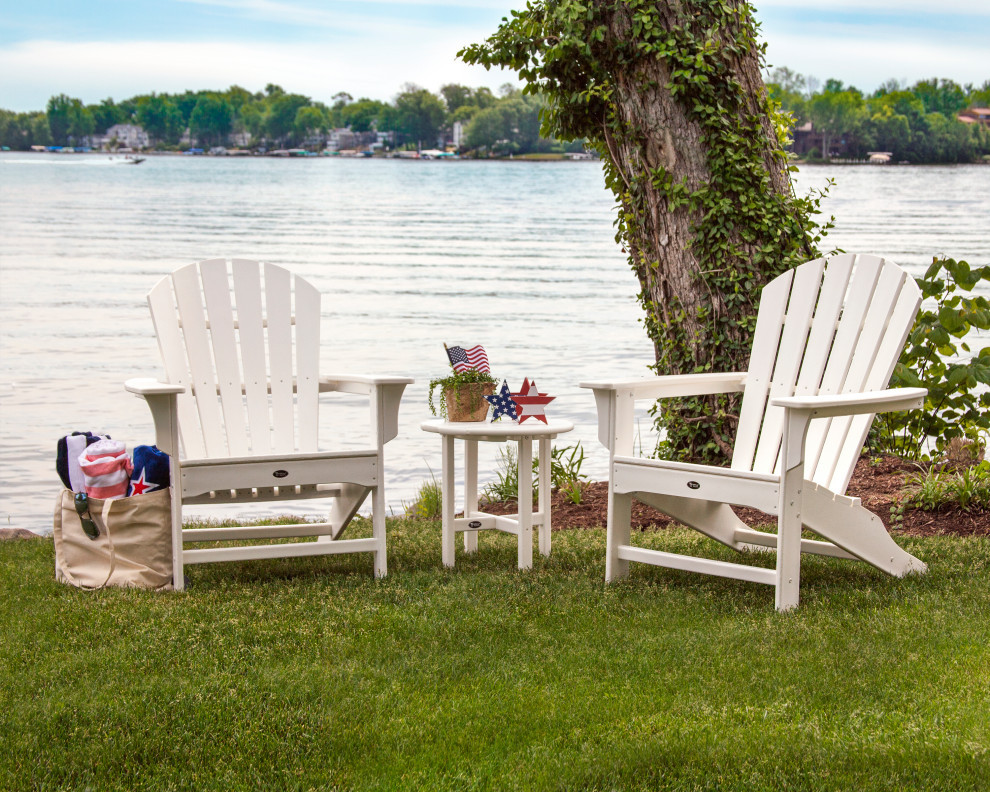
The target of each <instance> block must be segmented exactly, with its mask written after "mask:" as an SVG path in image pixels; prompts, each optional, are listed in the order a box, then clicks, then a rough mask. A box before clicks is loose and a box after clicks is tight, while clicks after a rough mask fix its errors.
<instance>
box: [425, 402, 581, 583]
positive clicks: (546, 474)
mask: <svg viewBox="0 0 990 792" xmlns="http://www.w3.org/2000/svg"><path fill="white" fill-rule="evenodd" d="M420 428H421V429H422V430H423V431H424V432H434V433H436V434H438V435H440V439H441V442H442V446H443V465H442V471H441V474H440V489H441V495H442V499H443V510H442V515H443V518H442V522H443V532H442V557H443V564H444V566H448V567H452V566H454V537H455V535H456V533H457V532H458V531H461V532H463V533H464V550H465V552H467V553H474V552H475V551H477V549H478V531H485V530H496V531H504V532H505V533H511V534H515V535H516V536H517V537H519V568H520V569H530V568H531V567H532V566H533V528H534V527H537V528H538V529H539V537H540V542H539V543H540V553H541V554H542V555H544V556H548V555H550V441H551V440H553V439H554V438H555V437H556V436H557V435H559V434H564V433H565V432H569V431H571V430H572V429H573V428H574V424H572V423H571V422H570V421H549V422H548V423H542V422H541V421H535V420H532V419H530V420H528V421H524V422H523V423H521V424H517V423H513V422H511V421H504V422H501V421H500V422H498V423H487V422H485V421H477V422H473V421H472V422H453V423H452V422H449V421H444V420H441V419H435V420H431V421H424V422H423V423H422V424H420ZM455 440H463V441H464V516H463V517H457V518H455V517H454V441H455ZM507 440H515V441H517V442H518V444H519V453H518V456H517V458H518V462H519V470H520V471H528V470H530V469H531V468H532V466H533V440H539V451H538V454H537V462H538V468H537V469H538V474H537V475H538V478H537V481H538V482H539V503H538V504H537V511H536V513H535V514H534V513H533V481H532V478H531V477H530V476H528V475H522V474H520V476H519V513H518V515H517V516H516V517H507V516H506V517H503V516H501V515H494V514H485V513H484V512H482V511H479V509H478V443H479V442H495V443H504V442H505V441H507Z"/></svg>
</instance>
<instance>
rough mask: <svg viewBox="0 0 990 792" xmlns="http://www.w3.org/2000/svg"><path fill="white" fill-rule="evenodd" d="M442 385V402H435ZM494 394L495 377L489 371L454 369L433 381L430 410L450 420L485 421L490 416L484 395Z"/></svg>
mask: <svg viewBox="0 0 990 792" xmlns="http://www.w3.org/2000/svg"><path fill="white" fill-rule="evenodd" d="M438 388H439V390H440V401H439V404H437V403H436V402H435V401H434V393H435V392H436V391H437V389H438ZM493 393H495V378H494V377H493V376H492V375H491V374H489V373H487V372H481V371H476V370H475V369H469V370H468V371H460V372H458V371H453V372H451V373H450V374H449V375H448V376H446V377H437V378H436V379H432V380H430V412H432V413H433V414H434V415H437V414H438V410H439V415H440V417H441V418H444V419H445V420H447V421H483V420H485V417H486V416H487V415H488V402H487V401H486V400H485V396H491V395H492V394H493Z"/></svg>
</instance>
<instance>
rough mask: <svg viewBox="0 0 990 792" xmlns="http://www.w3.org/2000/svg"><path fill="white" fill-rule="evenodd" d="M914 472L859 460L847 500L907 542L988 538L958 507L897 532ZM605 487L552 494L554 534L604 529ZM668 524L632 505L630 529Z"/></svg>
mask: <svg viewBox="0 0 990 792" xmlns="http://www.w3.org/2000/svg"><path fill="white" fill-rule="evenodd" d="M917 472H918V468H917V467H915V466H914V465H912V464H911V463H908V462H904V461H903V460H900V459H898V458H897V457H883V458H881V459H880V460H879V462H877V463H873V462H871V461H870V460H869V459H867V458H866V457H863V458H862V459H860V460H859V463H858V464H857V465H856V471H855V473H853V477H852V481H850V483H849V489H848V490H847V494H848V495H852V496H855V497H857V498H860V499H862V501H863V505H864V506H865V507H866V508H867V509H869V510H870V511H872V512H873V513H874V514H876V515H877V516H878V517H879V518H880V519H881V520H883V524H884V525H885V526H887V528H888V529H889V528H891V527H897V528H898V531H899V532H900V533H903V534H907V535H911V536H941V535H954V536H990V512H988V511H985V510H973V511H970V512H965V511H963V510H962V509H960V508H958V507H957V506H949V507H945V508H943V509H940V510H938V511H925V510H921V509H911V510H906V511H905V512H904V519H903V521H902V522H901V523H900V525H899V526H894V525H893V524H892V521H891V517H890V509H891V506H893V505H894V503H895V500H896V499H897V496H898V495H900V494H901V493H902V492H903V491H904V486H905V479H906V478H907V477H908V476H910V475H911V474H912V473H917ZM607 500H608V485H607V483H606V482H604V481H596V482H592V483H590V484H587V485H586V486H585V488H584V491H583V495H582V502H581V503H580V505H577V504H574V503H571V501H570V500H568V499H567V497H566V496H565V495H564V494H563V493H560V492H555V493H554V495H553V502H552V503H551V507H550V508H551V510H552V514H553V524H554V529H555V530H561V529H568V528H597V527H601V526H603V525H605V523H606V517H605V512H606V503H607ZM483 509H484V510H485V511H486V512H488V513H490V514H511V513H513V512H515V511H516V504H515V503H514V502H505V503H489V504H486V505H485V506H483ZM735 511H736V513H737V514H738V515H739V517H740V519H742V520H743V522H745V523H747V524H748V525H750V526H757V525H767V524H768V523H773V522H775V521H776V520H775V518H773V517H771V516H769V515H766V514H763V513H762V512H758V511H756V510H754V509H742V508H737V509H736V510H735ZM670 523H671V520H670V518H669V517H667V516H666V515H663V514H661V513H660V512H658V511H656V510H655V509H652V508H650V507H649V506H647V505H645V504H643V503H640V502H639V501H637V500H634V501H633V509H632V524H633V527H635V528H639V529H640V530H646V529H647V528H664V527H666V526H668V525H669V524H670Z"/></svg>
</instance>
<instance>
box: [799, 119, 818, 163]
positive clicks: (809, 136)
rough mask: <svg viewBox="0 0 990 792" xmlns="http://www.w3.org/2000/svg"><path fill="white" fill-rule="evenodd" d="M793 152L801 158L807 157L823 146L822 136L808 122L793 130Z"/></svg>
mask: <svg viewBox="0 0 990 792" xmlns="http://www.w3.org/2000/svg"><path fill="white" fill-rule="evenodd" d="M791 138H792V139H793V141H794V142H793V143H791V151H792V152H793V153H794V154H797V155H798V156H799V157H803V156H805V155H806V154H807V153H808V152H809V151H811V149H813V148H815V147H817V146H820V145H821V142H822V141H821V135H820V134H818V133H817V132H815V128H814V126H812V124H811V122H810V121H808V122H806V123H804V124H801V126H796V127H794V128H793V129H792V130H791Z"/></svg>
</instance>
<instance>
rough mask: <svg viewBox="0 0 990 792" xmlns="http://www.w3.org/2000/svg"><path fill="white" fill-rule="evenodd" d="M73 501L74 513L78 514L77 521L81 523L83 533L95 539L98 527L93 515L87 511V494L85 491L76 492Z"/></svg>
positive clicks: (98, 532)
mask: <svg viewBox="0 0 990 792" xmlns="http://www.w3.org/2000/svg"><path fill="white" fill-rule="evenodd" d="M75 503H76V514H78V515H79V521H80V522H81V523H82V529H83V533H85V534H86V536H88V537H89V538H90V539H96V537H97V536H99V535H100V529H99V528H97V527H96V523H95V522H94V521H93V515H92V514H90V511H89V495H87V494H86V493H85V492H77V493H76V497H75Z"/></svg>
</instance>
